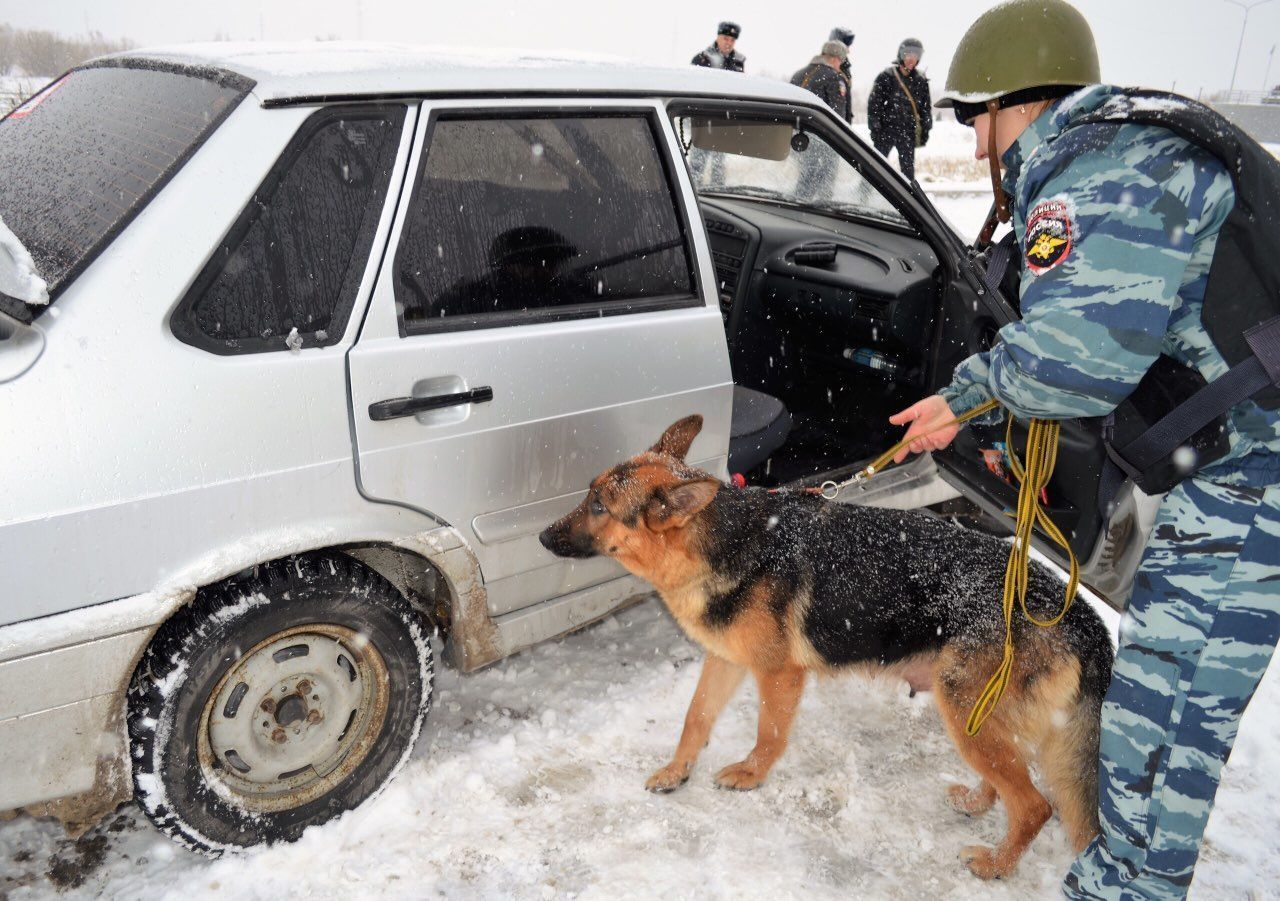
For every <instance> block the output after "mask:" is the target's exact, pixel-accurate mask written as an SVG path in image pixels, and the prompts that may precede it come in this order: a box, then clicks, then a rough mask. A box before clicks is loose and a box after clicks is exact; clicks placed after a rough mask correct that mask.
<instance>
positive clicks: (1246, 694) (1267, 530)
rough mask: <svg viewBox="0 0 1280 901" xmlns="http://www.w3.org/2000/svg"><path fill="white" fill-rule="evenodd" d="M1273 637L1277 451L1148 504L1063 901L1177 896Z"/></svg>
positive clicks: (1279, 497) (1278, 540)
mask: <svg viewBox="0 0 1280 901" xmlns="http://www.w3.org/2000/svg"><path fill="white" fill-rule="evenodd" d="M1220 477H1221V478H1220ZM1225 482H1230V483H1231V484H1224V483H1225ZM1278 637H1280V456H1277V455H1274V454H1267V453H1253V454H1249V455H1247V456H1246V457H1245V458H1243V459H1242V460H1241V461H1238V462H1237V463H1235V464H1234V465H1232V466H1231V467H1230V468H1229V469H1228V467H1226V466H1221V467H1217V468H1216V471H1215V472H1214V481H1209V480H1208V479H1205V478H1200V477H1197V478H1191V479H1187V480H1186V481H1184V482H1183V483H1182V484H1181V485H1179V486H1178V487H1177V488H1175V489H1174V490H1173V491H1171V492H1170V493H1169V494H1168V495H1167V496H1166V497H1165V500H1164V503H1163V505H1162V506H1161V508H1160V512H1159V514H1158V516H1157V519H1156V523H1155V528H1154V529H1153V531H1152V534H1151V540H1150V542H1149V543H1148V545H1147V549H1146V551H1145V553H1144V556H1143V559H1142V564H1141V567H1140V568H1139V570H1138V575H1137V579H1136V581H1135V584H1134V592H1133V599H1132V600H1131V601H1130V604H1129V610H1128V612H1127V613H1126V615H1125V617H1124V620H1123V622H1122V624H1121V629H1120V648H1119V651H1118V653H1117V655H1116V662H1115V669H1114V671H1113V676H1112V680H1111V687H1110V689H1109V690H1108V692H1107V696H1106V700H1105V701H1104V702H1103V706H1102V743H1101V748H1100V753H1099V813H1100V814H1101V821H1102V834H1101V835H1100V836H1099V837H1098V838H1097V839H1095V840H1094V842H1093V843H1092V844H1091V845H1089V847H1088V848H1086V849H1085V850H1084V852H1083V853H1081V855H1080V856H1079V857H1078V858H1077V859H1076V861H1075V863H1074V864H1073V865H1072V867H1071V872H1070V873H1069V874H1068V876H1067V878H1066V881H1065V882H1064V884H1063V891H1064V893H1065V894H1066V896H1067V897H1068V898H1107V899H1126V901H1128V899H1139V898H1142V899H1146V898H1184V897H1186V894H1187V890H1188V888H1189V887H1190V885H1191V877H1192V874H1193V872H1194V870H1195V865H1196V858H1197V856H1198V855H1199V853H1200V839H1201V836H1202V835H1203V834H1204V828H1205V824H1206V823H1207V822H1208V819H1209V811H1210V810H1211V809H1212V807H1213V798H1214V795H1215V794H1216V793H1217V790H1218V781H1219V778H1220V776H1221V772H1222V766H1223V764H1224V763H1226V760H1227V757H1228V755H1229V754H1230V753H1231V746H1232V744H1233V743H1234V741H1235V737H1236V730H1237V728H1238V727H1239V723H1240V716H1241V714H1243V713H1244V709H1245V706H1246V705H1247V704H1248V703H1249V699H1250V698H1251V697H1252V696H1253V692H1254V690H1255V689H1256V688H1257V687H1258V682H1259V680H1260V679H1261V678H1262V675H1263V673H1264V672H1265V671H1266V668H1267V664H1268V662H1269V661H1270V659H1271V655H1272V651H1273V650H1274V648H1275V645H1276V640H1277V638H1278Z"/></svg>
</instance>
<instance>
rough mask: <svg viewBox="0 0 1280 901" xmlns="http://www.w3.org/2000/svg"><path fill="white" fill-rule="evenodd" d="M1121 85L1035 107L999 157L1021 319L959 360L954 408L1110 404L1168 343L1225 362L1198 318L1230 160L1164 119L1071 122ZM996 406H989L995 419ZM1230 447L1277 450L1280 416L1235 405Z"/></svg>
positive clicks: (1190, 357)
mask: <svg viewBox="0 0 1280 901" xmlns="http://www.w3.org/2000/svg"><path fill="white" fill-rule="evenodd" d="M1118 92H1119V89H1118V88H1113V87H1109V86H1105V85H1094V86H1091V87H1087V88H1083V89H1081V90H1080V91H1077V92H1076V93H1074V94H1072V95H1070V96H1068V97H1064V98H1063V99H1061V100H1059V101H1058V102H1056V103H1055V104H1053V105H1052V106H1050V107H1049V108H1048V109H1047V110H1045V112H1044V113H1043V114H1041V115H1040V117H1039V118H1037V119H1036V120H1035V121H1034V122H1033V123H1031V125H1030V126H1029V127H1028V128H1027V130H1026V131H1025V132H1023V134H1022V135H1021V136H1020V137H1019V138H1018V140H1017V141H1016V142H1015V143H1014V145H1013V146H1012V147H1010V148H1009V150H1008V151H1006V152H1005V154H1004V156H1003V157H1002V158H1001V162H1002V163H1003V164H1004V167H1005V176H1004V187H1005V190H1006V191H1007V192H1008V193H1009V196H1010V198H1011V200H1012V205H1013V227H1014V230H1015V234H1016V235H1017V238H1018V244H1019V246H1020V247H1021V248H1022V254H1021V265H1022V282H1021V290H1020V295H1021V308H1022V319H1021V321H1019V322H1014V323H1010V324H1009V325H1006V326H1005V327H1004V328H1002V329H1001V330H1000V339H1001V340H1000V342H999V343H998V344H996V345H995V346H994V347H993V348H992V349H991V350H990V351H987V352H986V353H981V354H976V355H974V356H972V357H969V358H968V359H967V360H965V361H964V362H963V363H961V364H960V365H959V366H957V367H956V371H955V374H954V375H953V377H952V382H951V384H950V385H949V386H948V387H947V388H945V389H943V391H942V392H941V393H942V396H943V397H944V398H945V399H946V401H947V403H948V404H949V405H950V407H951V409H952V410H954V411H956V412H962V411H964V410H968V409H970V408H972V407H974V406H976V405H977V404H979V403H981V402H982V401H984V400H987V399H989V398H992V397H995V398H996V399H998V400H999V401H1000V402H1001V403H1002V404H1004V406H1005V407H1007V408H1008V409H1009V410H1010V411H1012V412H1013V414H1014V415H1015V416H1018V417H1019V418H1023V419H1028V418H1031V417H1041V418H1045V419H1071V418H1075V417H1088V416H1103V415H1106V414H1107V413H1110V412H1111V411H1112V410H1114V409H1115V408H1116V406H1118V405H1119V404H1120V402H1121V401H1123V400H1124V398H1125V397H1127V396H1128V395H1129V393H1130V392H1131V391H1132V390H1133V389H1134V388H1135V387H1136V386H1137V384H1138V382H1139V381H1140V380H1141V379H1142V376H1143V375H1144V374H1145V373H1146V371H1147V369H1148V368H1149V367H1150V366H1151V364H1152V363H1153V362H1155V360H1156V358H1157V357H1158V356H1159V355H1160V354H1161V353H1165V354H1168V355H1169V356H1171V357H1173V358H1174V359H1176V360H1178V361H1180V362H1182V363H1186V364H1189V365H1192V366H1195V367H1196V368H1197V369H1199V371H1200V372H1201V373H1202V374H1203V375H1204V377H1205V378H1206V379H1210V380H1212V379H1214V378H1216V377H1218V376H1220V375H1222V374H1223V373H1224V372H1226V371H1227V368H1228V367H1227V363H1226V361H1225V360H1223V358H1222V356H1221V354H1219V353H1218V351H1217V350H1216V349H1215V348H1214V346H1213V342H1212V341H1211V340H1210V339H1209V336H1208V334H1207V333H1206V332H1205V330H1204V327H1203V326H1202V324H1201V321H1200V310H1201V305H1202V303H1203V299H1204V292H1205V285H1206V284H1207V282H1208V273H1209V265H1210V263H1211V261H1212V259H1213V251H1214V247H1215V246H1216V245H1217V240H1218V231H1219V229H1220V228H1221V226H1222V223H1223V221H1224V220H1225V219H1226V217H1227V214H1228V213H1229V212H1230V211H1231V207H1232V205H1233V204H1234V202H1235V190H1234V188H1233V187H1232V185H1231V179H1230V177H1229V176H1228V175H1227V172H1226V169H1225V168H1224V167H1223V166H1222V164H1221V163H1220V162H1219V161H1218V160H1217V159H1215V158H1214V157H1213V156H1212V155H1210V154H1209V153H1208V152H1207V151H1205V150H1202V149H1200V148H1198V147H1196V146H1194V145H1192V144H1190V143H1188V142H1187V141H1185V140H1183V139H1182V138H1180V137H1178V136H1176V135H1174V134H1173V133H1172V132H1169V131H1167V130H1165V129H1162V128H1155V127H1151V126H1146V125H1136V124H1123V125H1116V124H1103V123H1099V124H1090V125H1081V126H1078V127H1075V128H1070V129H1068V126H1069V125H1070V123H1071V122H1072V121H1073V120H1075V119H1078V118H1080V117H1082V116H1084V115H1086V114H1088V113H1090V112H1092V111H1093V110H1094V109H1096V108H1097V107H1098V106H1100V105H1101V104H1102V103H1103V102H1104V101H1105V100H1106V99H1107V98H1108V97H1109V96H1111V95H1112V94H1114V93H1118ZM1000 415H1001V414H1000V413H999V412H996V413H993V414H988V418H987V421H998V420H999V418H1000ZM1229 432H1230V434H1229V438H1230V444H1231V450H1230V452H1229V453H1228V455H1227V457H1226V458H1225V459H1224V460H1222V461H1219V462H1218V463H1215V464H1213V465H1212V466H1211V467H1206V469H1205V470H1204V471H1203V472H1202V475H1205V476H1206V477H1212V476H1213V472H1212V470H1214V469H1221V470H1222V473H1223V475H1224V476H1229V473H1230V469H1231V467H1230V463H1231V462H1232V461H1235V460H1238V459H1239V458H1240V457H1243V456H1244V455H1245V454H1247V453H1249V452H1250V451H1252V450H1255V449H1265V450H1270V451H1274V452H1280V413H1276V412H1270V411H1267V410H1264V409H1262V408H1261V407H1259V406H1258V405H1257V404H1255V403H1253V402H1252V401H1245V402H1243V403H1241V404H1238V405H1237V406H1236V407H1234V408H1233V409H1232V410H1231V412H1230V414H1229Z"/></svg>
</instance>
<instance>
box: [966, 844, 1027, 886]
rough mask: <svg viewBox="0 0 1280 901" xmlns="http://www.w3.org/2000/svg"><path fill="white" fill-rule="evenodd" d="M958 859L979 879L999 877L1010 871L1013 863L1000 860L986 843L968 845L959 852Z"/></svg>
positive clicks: (994, 850) (993, 849) (1006, 874)
mask: <svg viewBox="0 0 1280 901" xmlns="http://www.w3.org/2000/svg"><path fill="white" fill-rule="evenodd" d="M960 859H961V860H963V861H964V862H965V865H966V866H967V867H968V868H969V872H970V873H972V874H973V875H975V876H977V877H978V878H979V879H1000V878H1002V877H1004V876H1008V875H1009V874H1010V873H1012V872H1013V867H1014V864H1013V863H1008V862H1006V861H1003V860H1001V858H1000V855H999V854H998V853H997V852H996V849H995V848H988V847H987V846H986V845H969V846H968V847H967V848H965V849H964V850H963V851H961V852H960ZM1014 863H1016V861H1014Z"/></svg>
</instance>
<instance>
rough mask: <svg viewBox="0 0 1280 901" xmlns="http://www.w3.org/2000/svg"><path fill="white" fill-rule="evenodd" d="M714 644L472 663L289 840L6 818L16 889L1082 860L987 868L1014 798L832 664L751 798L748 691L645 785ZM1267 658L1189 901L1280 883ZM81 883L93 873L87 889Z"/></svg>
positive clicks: (817, 889) (1, 831) (3, 843)
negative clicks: (247, 841)
mask: <svg viewBox="0 0 1280 901" xmlns="http://www.w3.org/2000/svg"><path fill="white" fill-rule="evenodd" d="M699 659H700V652H699V650H698V649H697V648H696V647H695V646H694V645H693V644H692V643H690V642H689V641H688V640H686V639H685V638H684V637H683V636H682V635H681V633H680V632H679V630H678V628H677V627H676V626H675V624H674V622H673V621H672V620H671V619H670V618H669V617H668V616H667V615H666V613H665V611H663V609H662V608H661V605H660V604H659V603H657V602H656V601H650V602H647V603H645V604H643V605H641V606H639V607H635V608H632V609H630V610H627V611H624V612H622V613H621V614H619V615H617V616H614V617H613V618H611V619H609V620H606V621H605V622H603V623H601V624H600V625H598V626H595V627H594V628H591V629H589V630H587V631H585V632H583V633H580V634H578V635H574V636H571V637H569V638H567V639H565V640H563V641H559V642H555V643H553V644H549V645H546V646H544V647H541V648H538V649H535V650H533V651H531V652H527V653H525V654H522V655H519V656H518V657H516V658H514V659H511V660H508V661H506V662H504V663H502V664H499V665H497V666H495V667H494V668H492V669H489V670H486V671H484V672H481V673H479V674H477V675H473V676H469V677H461V676H458V675H457V674H456V673H453V672H445V673H443V674H442V675H441V677H440V678H439V682H438V692H437V698H436V706H435V710H434V712H433V713H432V715H431V717H430V719H429V721H428V722H429V728H428V731H427V732H426V733H425V734H424V737H423V740H422V742H421V744H420V746H419V749H418V752H417V753H416V755H415V757H414V759H413V760H411V761H410V763H409V764H408V766H407V767H406V768H405V770H404V771H403V772H401V774H400V776H399V777H398V778H397V779H396V781H395V782H394V783H392V785H391V786H390V788H389V789H388V790H387V791H386V792H385V793H384V794H383V795H382V796H381V797H379V798H378V799H377V800H375V801H373V802H371V803H369V804H366V805H365V806H364V807H362V808H361V809H360V810H358V811H355V812H354V813H350V814H348V815H346V816H345V817H343V818H342V819H340V820H338V821H336V822H333V823H330V824H328V825H326V826H324V827H321V828H318V829H313V830H311V831H310V832H308V833H307V835H306V836H305V837H304V838H303V840H302V841H301V842H299V843H297V844H295V845H288V846H282V847H276V848H271V849H267V850H262V851H258V852H255V853H251V854H249V855H248V856H245V857H242V858H238V859H227V860H220V861H208V860H205V859H204V858H201V857H198V856H196V855H194V854H191V853H189V852H187V851H184V850H182V849H180V848H178V847H177V846H176V845H173V844H172V843H170V842H169V841H168V840H167V839H165V838H162V837H160V836H159V835H158V834H157V833H155V832H153V831H152V830H151V829H150V827H149V825H148V824H147V823H146V822H145V820H143V818H142V817H141V816H140V815H139V814H138V813H137V812H135V811H134V810H133V809H131V808H128V809H125V810H124V811H123V812H122V813H120V814H118V815H117V817H116V818H115V819H114V820H113V821H112V822H111V824H110V825H108V826H107V828H105V829H103V830H100V831H98V832H96V833H93V834H91V837H90V838H89V839H88V840H87V841H83V842H81V843H80V847H79V849H77V847H76V846H75V845H69V844H63V843H60V842H59V835H58V828H57V827H55V826H54V825H52V824H49V823H38V822H35V821H32V820H30V819H26V818H24V819H21V820H18V821H16V822H13V823H10V824H8V825H5V826H3V827H0V860H3V861H4V862H5V863H4V872H5V873H6V876H5V877H4V880H3V882H2V883H0V893H3V891H5V890H7V891H8V892H9V897H10V898H12V899H14V901H18V899H24V898H35V897H46V896H48V895H50V894H51V893H52V892H53V890H54V889H55V887H57V886H59V885H61V886H64V887H66V894H64V895H62V897H77V896H91V895H101V896H104V897H110V898H143V897H146V898H153V897H163V898H175V899H177V898H180V899H184V901H188V899H192V898H198V897H213V896H215V895H216V896H220V897H227V898H281V897H314V898H343V899H350V898H354V897H387V898H421V897H427V896H436V895H444V896H448V897H451V898H482V897H511V896H515V897H522V898H551V897H570V896H577V897H583V898H605V897H609V898H617V897H623V898H636V897H664V898H695V897H696V898H705V897H715V898H761V899H764V898H769V899H776V898H787V897H795V898H800V897H806V898H836V897H842V898H848V897H866V898H918V897H921V896H930V897H941V898H979V897H982V898H997V899H1000V898H1008V899H1014V898H1019V899H1021V898H1028V897H1044V898H1050V897H1054V896H1055V893H1056V888H1055V887H1056V885H1057V881H1058V878H1059V876H1060V874H1061V873H1062V872H1063V870H1064V868H1065V867H1066V866H1067V864H1068V862H1069V860H1070V856H1071V855H1070V852H1069V851H1068V848H1067V845H1066V838H1065V836H1064V833H1063V830H1062V828H1061V826H1060V825H1059V823H1058V822H1057V821H1056V820H1054V821H1051V822H1050V824H1049V825H1048V826H1047V827H1046V829H1045V831H1044V832H1043V833H1042V835H1041V837H1040V838H1039V840H1038V841H1037V842H1036V843H1035V844H1034V845H1033V846H1032V848H1031V850H1030V852H1029V853H1028V854H1027V856H1026V857H1025V858H1024V860H1023V862H1022V866H1021V868H1020V869H1019V871H1018V872H1017V874H1016V875H1015V876H1014V877H1013V878H1012V879H1009V880H1007V881H1005V882H1001V883H996V884H991V885H986V884H982V883H979V882H978V881H977V880H975V879H974V878H973V877H971V876H970V875H969V874H968V872H967V871H966V870H964V868H963V867H962V866H961V864H960V862H959V860H958V857H957V855H958V854H959V851H960V849H961V848H962V847H963V846H964V845H965V844H969V843H972V842H974V841H985V842H990V841H992V840H994V839H996V838H997V837H998V836H999V835H1000V834H1001V831H1002V824H1003V814H1001V813H999V812H998V811H997V812H993V813H992V814H989V815H988V817H987V818H985V819H980V820H969V819H966V818H964V817H962V816H960V815H959V814H956V813H954V812H952V811H951V810H950V809H949V808H948V807H947V806H946V804H945V803H944V802H943V792H944V790H945V787H946V785H947V783H948V782H949V781H952V780H953V779H956V778H967V774H966V773H965V768H964V765H963V764H962V763H961V762H960V760H959V758H958V757H957V756H956V754H955V753H954V751H952V749H951V747H950V745H949V743H948V741H947V739H946V738H945V736H944V735H943V733H942V730H941V726H940V722H939V719H938V716H937V715H936V713H935V712H934V710H933V707H932V705H931V702H930V701H929V700H928V698H927V696H924V695H920V696H917V697H915V698H910V697H908V693H907V689H906V686H905V684H903V683H892V682H879V683H867V682H864V681H861V680H859V679H856V678H850V679H839V680H822V681H818V682H816V683H813V684H812V686H811V688H810V690H809V691H808V692H807V694H806V696H805V699H804V703H803V706H802V709H801V713H800V716H799V719H798V721H797V725H796V729H795V736H794V740H793V744H792V746H791V748H790V749H789V750H788V751H787V754H786V756H785V757H784V758H783V759H782V761H781V762H780V763H779V764H778V766H777V768H776V769H775V770H774V772H773V774H772V775H771V776H770V779H769V781H768V782H767V783H766V784H765V785H764V786H763V787H762V788H760V789H759V790H757V791H755V792H751V793H746V794H737V793H730V792H726V791H721V790H718V789H716V788H715V787H713V785H712V782H711V776H712V774H713V773H714V772H715V771H716V769H718V768H719V767H720V766H721V765H723V764H725V763H729V762H732V761H734V760H737V759H739V758H740V756H741V755H743V754H744V753H745V752H746V751H747V750H748V749H749V748H750V746H751V744H752V742H753V739H754V729H755V711H754V691H753V690H751V689H749V688H748V689H746V690H744V691H743V693H742V695H741V696H740V697H739V698H738V699H737V700H736V701H735V702H734V703H733V704H732V705H731V706H730V708H729V709H728V710H727V711H726V712H725V714H724V718H723V720H722V721H721V723H720V726H719V728H718V729H717V731H716V733H715V735H714V737H713V738H712V741H711V744H710V746H709V747H708V748H707V750H706V752H705V755H704V757H703V760H702V761H701V762H700V763H699V766H698V768H697V770H696V771H695V773H694V776H693V778H692V779H691V780H690V782H689V783H688V785H686V786H685V787H684V788H683V789H681V790H680V791H678V792H676V793H674V794H671V795H667V796H655V795H651V794H648V793H647V792H645V791H644V788H643V784H644V779H645V777H646V776H648V774H649V773H650V772H651V771H652V770H653V769H655V768H656V767H658V766H660V765H661V764H663V763H665V762H666V760H667V757H668V755H669V754H670V752H671V750H672V749H673V747H674V744H675V740H676V738H677V735H678V732H679V729H680V725H681V722H682V720H683V717H684V709H685V705H686V704H687V702H688V699H689V697H690V696H691V694H692V692H693V687H694V684H695V682H696V680H697V673H698V663H699ZM1278 711H1280V673H1278V672H1277V670H1276V668H1275V667H1273V668H1272V671H1271V673H1270V674H1269V677H1268V683H1267V684H1266V685H1264V688H1263V690H1262V695H1261V697H1260V698H1259V699H1258V703H1257V704H1255V706H1254V708H1253V709H1251V710H1250V711H1249V713H1248V715H1247V716H1246V718H1245V727H1244V736H1243V737H1242V739H1241V742H1240V746H1239V748H1238V749H1237V752H1236V757H1235V759H1234V760H1233V761H1232V766H1231V767H1230V770H1229V772H1228V776H1227V779H1226V781H1225V783H1224V787H1223V795H1222V800H1221V803H1220V804H1219V806H1218V810H1217V811H1216V812H1215V814H1214V818H1213V820H1212V822H1211V828H1210V838H1209V845H1208V847H1207V848H1206V850H1205V853H1204V859H1203V863H1202V865H1201V868H1200V873H1199V876H1198V879H1197V882H1196V892H1195V893H1194V896H1195V897H1198V898H1223V897H1243V896H1247V893H1248V891H1249V890H1250V889H1252V890H1254V891H1256V892H1257V893H1258V894H1257V895H1256V897H1266V895H1265V892H1266V891H1267V890H1269V889H1268V887H1270V886H1275V885H1277V884H1280V859H1278V858H1277V856H1276V854H1275V851H1274V848H1275V844H1276V838H1277V837H1280V805H1277V804H1276V803H1275V802H1276V800H1277V796H1278V795H1280V792H1277V789H1276V787H1275V782H1274V780H1273V779H1271V778H1270V777H1269V775H1268V773H1267V772H1266V770H1265V769H1264V767H1265V765H1266V762H1267V760H1268V758H1269V757H1270V754H1269V749H1270V748H1274V747H1275V746H1276V744H1277V742H1278V741H1280V715H1278ZM80 878H83V880H84V881H83V883H82V884H80V885H79V886H74V885H73V883H74V882H75V881H76V880H77V879H80Z"/></svg>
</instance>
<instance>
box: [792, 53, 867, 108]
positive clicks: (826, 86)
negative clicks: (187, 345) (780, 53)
mask: <svg viewBox="0 0 1280 901" xmlns="http://www.w3.org/2000/svg"><path fill="white" fill-rule="evenodd" d="M848 62H849V49H848V48H847V47H846V46H845V45H844V43H843V42H841V41H827V42H826V43H825V44H823V45H822V50H821V51H819V53H818V55H817V56H815V57H814V58H813V59H811V60H809V65H807V66H805V67H804V68H803V69H801V70H799V71H798V72H796V74H795V75H792V76H791V83H792V84H794V85H798V86H799V87H802V88H804V89H805V90H806V91H810V92H812V93H814V94H817V95H818V96H819V97H821V98H822V102H823V103H825V104H826V105H827V106H829V107H831V108H832V109H833V110H835V111H836V115H838V116H839V117H840V118H841V119H844V121H846V122H851V121H852V120H853V113H852V110H851V109H850V104H849V82H848V81H847V80H846V79H845V77H844V76H843V75H841V74H840V67H841V66H843V65H847V64H848Z"/></svg>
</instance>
